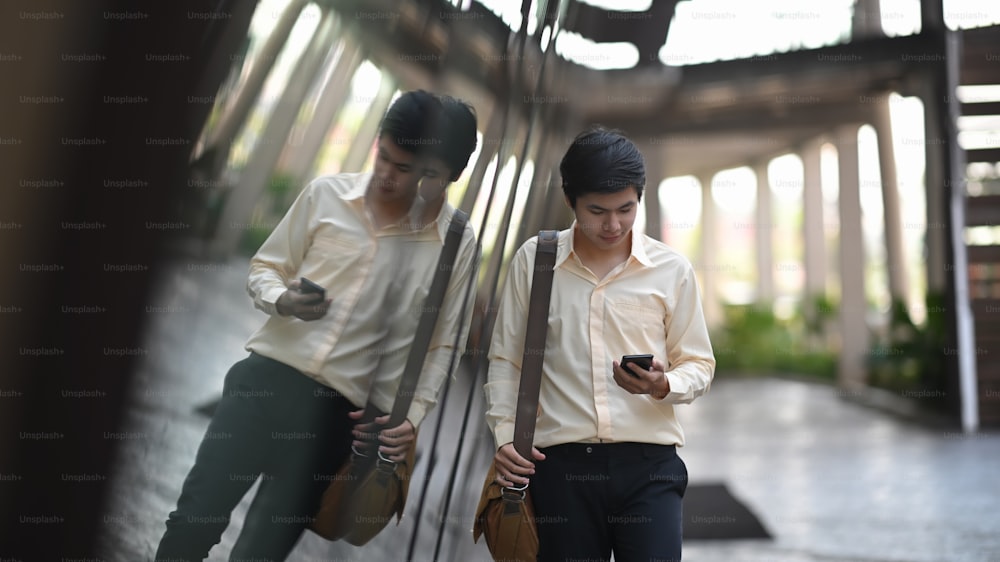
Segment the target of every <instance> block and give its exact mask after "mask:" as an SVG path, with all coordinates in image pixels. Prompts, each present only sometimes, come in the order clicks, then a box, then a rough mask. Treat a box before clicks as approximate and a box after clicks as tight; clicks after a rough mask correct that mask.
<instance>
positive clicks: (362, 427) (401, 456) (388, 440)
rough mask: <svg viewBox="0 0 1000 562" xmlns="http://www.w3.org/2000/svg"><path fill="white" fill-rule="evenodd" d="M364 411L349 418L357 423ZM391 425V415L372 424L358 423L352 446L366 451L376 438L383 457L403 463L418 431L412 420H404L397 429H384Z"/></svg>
mask: <svg viewBox="0 0 1000 562" xmlns="http://www.w3.org/2000/svg"><path fill="white" fill-rule="evenodd" d="M364 412H365V411H364V410H355V411H353V412H350V413H349V414H348V416H350V418H351V419H352V420H354V421H355V422H357V421H359V420H360V419H361V416H362V415H363V414H364ZM387 423H389V414H386V415H384V416H379V417H377V418H375V419H374V420H373V421H372V422H371V423H357V424H355V425H354V430H353V433H354V442H353V443H352V445H353V446H354V448H355V449H358V450H359V451H364V449H366V448H367V447H369V446H370V445H371V444H372V443H373V442H374V441H375V440H376V438H377V439H378V441H379V442H381V445H380V446H379V448H378V450H379V452H380V453H382V456H383V457H385V458H387V459H389V460H391V461H393V462H402V461H404V460H406V454H407V453H409V451H410V447H412V446H413V444H414V441H415V440H416V433H417V432H416V429H415V428H414V427H413V424H412V423H410V420H403V423H401V424H399V425H397V426H396V427H384V426H385V424H387Z"/></svg>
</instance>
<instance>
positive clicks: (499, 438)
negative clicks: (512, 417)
mask: <svg viewBox="0 0 1000 562" xmlns="http://www.w3.org/2000/svg"><path fill="white" fill-rule="evenodd" d="M493 438H494V439H495V440H496V448H497V449H499V448H500V447H503V446H504V445H506V444H507V443H511V442H513V441H514V424H513V422H500V423H498V424H497V426H496V428H494V429H493Z"/></svg>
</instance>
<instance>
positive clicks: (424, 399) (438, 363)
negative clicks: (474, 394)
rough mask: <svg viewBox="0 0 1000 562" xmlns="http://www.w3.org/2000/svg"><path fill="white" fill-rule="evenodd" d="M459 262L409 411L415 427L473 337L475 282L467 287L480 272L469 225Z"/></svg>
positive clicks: (458, 258) (428, 409) (445, 297)
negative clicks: (471, 277) (471, 335)
mask: <svg viewBox="0 0 1000 562" xmlns="http://www.w3.org/2000/svg"><path fill="white" fill-rule="evenodd" d="M455 264H456V269H455V272H454V274H453V275H452V276H451V279H450V280H449V282H448V290H447V291H446V292H445V296H444V301H443V303H442V305H441V314H440V316H439V317H438V321H437V325H436V326H435V329H434V335H433V337H432V338H431V343H430V346H429V348H428V352H427V358H426V360H425V362H424V368H423V372H422V373H421V376H420V382H419V383H418V384H417V388H416V392H415V394H414V397H413V402H412V403H411V404H410V409H409V412H408V413H407V419H409V420H410V423H412V424H413V425H414V427H419V425H420V423H421V422H422V421H423V418H424V417H425V416H426V415H427V412H429V411H431V410H432V409H433V408H434V406H435V405H436V404H437V400H438V394H439V393H440V391H441V387H442V386H443V385H444V381H445V380H446V378H447V377H449V376H454V374H455V372H456V371H457V369H458V365H459V362H460V361H459V359H460V356H461V353H462V351H463V350H464V349H465V346H464V343H465V341H466V340H467V339H468V337H469V327H470V325H471V323H472V306H473V302H474V299H475V286H473V288H472V290H471V291H467V287H468V284H469V278H470V276H474V275H476V273H477V272H478V270H479V263H478V260H477V255H476V243H475V236H474V234H473V232H472V230H471V229H467V230H466V235H464V236H463V241H462V247H461V248H460V251H459V255H458V256H457V257H456V260H455ZM473 282H475V281H474V280H473ZM466 293H468V294H466ZM463 297H465V298H464V299H463ZM463 303H464V307H463ZM463 312H464V315H463ZM456 330H457V331H458V334H457V335H458V340H457V341H458V347H457V348H456V347H455V342H456V339H455V336H456ZM453 357H454V359H453ZM449 367H451V370H450V371H449Z"/></svg>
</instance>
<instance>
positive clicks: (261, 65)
mask: <svg viewBox="0 0 1000 562" xmlns="http://www.w3.org/2000/svg"><path fill="white" fill-rule="evenodd" d="M306 3H307V0H291V2H289V4H288V6H286V7H285V11H284V12H282V13H281V17H279V18H278V21H277V23H275V25H274V29H273V30H272V31H271V34H270V35H268V37H267V40H266V41H265V42H264V45H263V47H261V49H260V51H259V52H258V54H257V55H256V56H255V57H254V59H253V66H251V67H250V70H249V72H247V77H246V80H245V81H244V83H243V85H241V86H240V87H239V88H238V89H237V90H236V91H237V92H238V93H237V95H236V97H235V99H233V100H232V101H231V102H230V103H228V104H227V105H226V108H225V110H224V111H223V113H222V116H221V118H220V119H219V124H218V125H217V126H216V127H215V130H214V131H212V133H211V137H210V140H209V141H208V142H207V143H205V144H206V146H215V145H220V146H222V145H224V146H225V147H226V150H225V152H226V154H228V153H229V150H228V147H229V145H230V144H232V142H233V137H235V136H236V132H237V131H238V130H239V129H240V127H242V126H243V125H244V123H245V122H246V120H247V116H248V115H250V109H251V108H253V104H254V102H256V101H257V97H258V96H259V95H260V91H261V89H262V88H263V87H264V81H265V80H267V77H268V75H270V73H271V69H272V68H273V67H274V63H275V61H277V60H278V55H279V54H280V53H281V49H282V48H284V46H285V44H286V43H287V42H288V36H289V35H290V34H291V33H292V28H293V27H295V22H297V21H298V20H299V15H300V14H301V13H302V9H303V8H305V6H306Z"/></svg>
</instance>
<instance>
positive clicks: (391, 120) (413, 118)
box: [379, 90, 441, 154]
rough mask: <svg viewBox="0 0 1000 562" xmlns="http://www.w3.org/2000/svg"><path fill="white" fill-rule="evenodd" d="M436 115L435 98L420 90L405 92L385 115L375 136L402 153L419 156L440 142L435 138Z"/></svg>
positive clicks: (438, 105)
mask: <svg viewBox="0 0 1000 562" xmlns="http://www.w3.org/2000/svg"><path fill="white" fill-rule="evenodd" d="M440 115H441V100H440V99H438V97H437V96H435V95H434V94H431V93H429V92H425V91H423V90H414V91H412V92H406V93H404V94H403V95H401V96H399V97H398V98H397V99H396V101H394V102H393V103H392V106H391V107H389V110H388V111H386V112H385V116H383V117H382V123H381V124H380V125H379V136H380V137H382V136H387V137H388V138H389V139H391V140H392V141H393V142H394V143H396V146H398V147H399V148H401V149H403V150H405V151H406V152H410V153H413V154H421V153H423V152H425V151H426V150H428V149H429V148H431V147H433V146H434V145H435V144H440V142H441V141H440V139H438V138H436V137H435V129H436V128H437V120H438V118H439V117H440Z"/></svg>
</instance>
